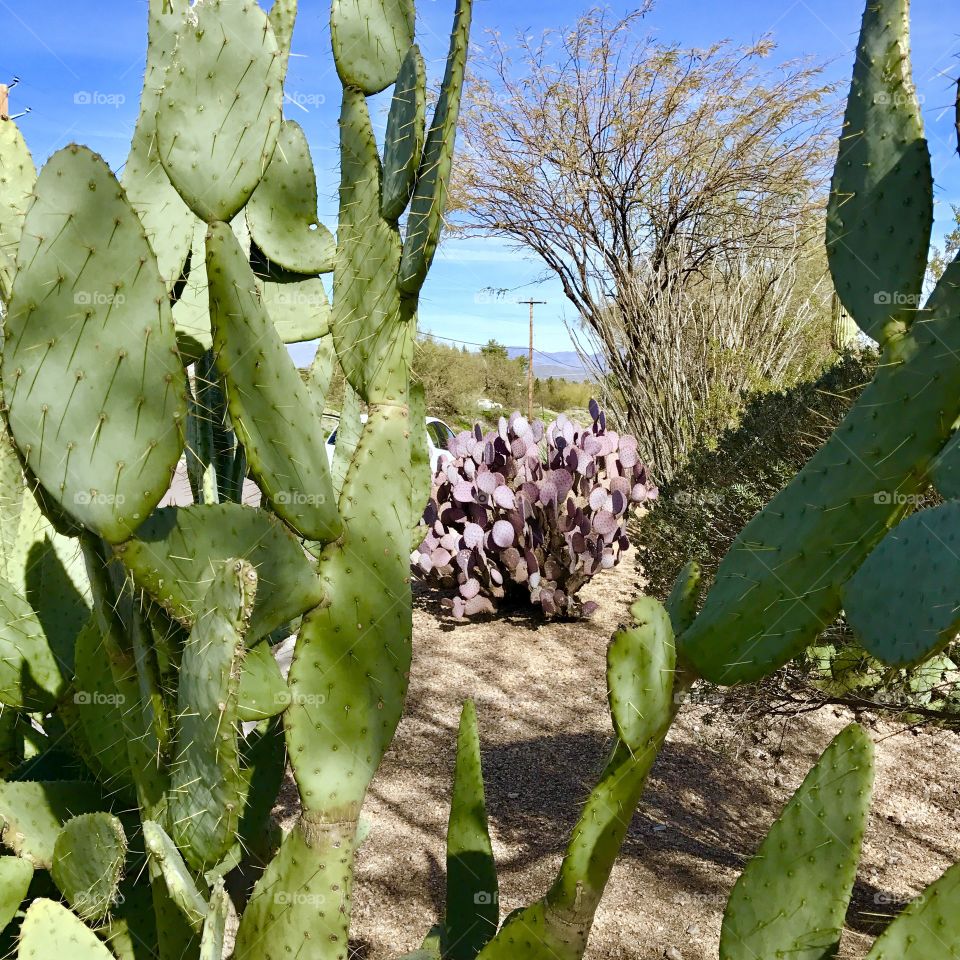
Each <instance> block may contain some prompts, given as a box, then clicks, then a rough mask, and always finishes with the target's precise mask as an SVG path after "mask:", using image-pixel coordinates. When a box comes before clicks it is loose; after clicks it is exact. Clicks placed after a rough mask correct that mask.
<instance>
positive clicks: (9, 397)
mask: <svg viewBox="0 0 960 960" xmlns="http://www.w3.org/2000/svg"><path fill="white" fill-rule="evenodd" d="M18 263H19V266H18V270H17V278H16V281H15V283H14V289H13V298H12V300H11V303H10V312H9V315H8V316H7V318H6V336H7V339H6V348H5V349H4V351H3V388H4V395H5V398H6V401H7V404H8V405H9V423H10V429H11V432H12V433H13V436H14V439H15V440H16V442H17V446H18V447H19V448H20V450H21V452H22V453H23V454H24V456H25V457H26V460H27V462H28V463H29V465H30V468H31V470H32V471H33V472H34V473H35V474H36V476H37V477H38V479H39V480H40V482H41V483H42V484H43V486H44V487H45V488H46V490H47V491H49V493H50V494H51V495H52V496H53V497H54V498H55V499H56V501H57V502H58V504H59V506H60V507H62V508H63V510H64V511H65V512H67V513H69V514H70V515H71V516H73V517H74V518H75V519H77V520H79V521H80V522H81V523H83V524H84V526H86V527H87V528H89V529H91V530H93V531H95V532H97V533H99V534H100V535H101V536H103V537H104V538H105V539H107V540H109V541H112V542H114V543H116V542H119V541H121V540H124V539H126V538H127V537H128V536H129V535H130V534H131V533H132V532H133V530H134V529H135V528H136V527H137V525H138V524H139V523H140V522H142V521H143V519H144V518H145V517H146V516H147V515H148V514H149V513H150V511H151V510H152V509H153V508H154V507H155V506H156V504H157V503H158V502H159V500H160V498H161V497H162V496H163V495H164V494H165V493H166V492H167V488H168V487H169V484H170V479H171V477H172V476H173V470H174V467H175V466H176V464H177V460H178V459H179V457H180V452H181V450H182V448H183V443H182V440H181V434H180V421H181V420H182V418H183V417H184V416H185V413H186V409H185V403H184V397H183V386H182V384H183V373H182V369H181V365H180V359H179V357H178V355H177V350H176V340H175V337H174V331H173V323H172V322H171V320H170V305H169V301H168V298H167V291H166V287H165V286H164V284H163V281H162V280H161V279H160V275H159V274H158V272H157V266H156V259H155V257H154V255H153V251H152V250H151V249H150V245H149V244H148V243H147V239H146V237H145V236H144V233H143V227H142V226H141V225H140V221H139V219H138V218H137V215H136V214H135V213H134V211H133V210H132V209H131V207H130V205H129V203H128V202H127V199H126V197H125V195H124V193H123V190H122V189H121V187H120V185H119V184H118V183H117V181H116V179H115V178H114V176H113V174H112V173H111V172H110V168H109V167H108V166H107V165H106V163H104V161H103V160H102V159H101V158H100V157H98V156H96V155H95V154H93V153H91V152H90V151H89V150H86V149H85V148H83V147H77V146H72V147H67V148H66V149H65V150H61V151H59V152H58V153H55V154H54V155H53V156H52V157H51V158H50V160H49V161H47V164H46V166H45V167H44V168H43V171H42V172H41V174H40V178H39V180H38V181H37V199H36V202H35V203H34V204H33V206H32V207H31V208H30V212H29V213H28V214H27V219H26V222H25V225H24V236H23V239H22V240H21V243H20V251H19V261H18ZM118 454H121V455H122V459H119V458H118Z"/></svg>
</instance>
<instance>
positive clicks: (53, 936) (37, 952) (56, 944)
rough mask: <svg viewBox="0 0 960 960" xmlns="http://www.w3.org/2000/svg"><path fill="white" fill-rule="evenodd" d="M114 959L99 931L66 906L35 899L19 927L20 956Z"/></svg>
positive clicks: (46, 959)
mask: <svg viewBox="0 0 960 960" xmlns="http://www.w3.org/2000/svg"><path fill="white" fill-rule="evenodd" d="M55 957H63V958H66V957H69V958H70V960H114V958H113V956H111V954H110V951H109V950H108V949H107V948H106V947H105V946H104V945H103V944H102V943H101V942H100V941H99V940H98V939H97V935H96V934H95V933H94V932H93V931H92V930H91V929H90V928H89V927H87V926H85V925H84V923H83V921H82V920H79V919H78V918H77V917H76V916H74V915H73V914H72V913H71V912H70V911H69V910H68V909H67V908H66V907H64V906H61V905H60V904H59V903H55V902H54V901H53V900H46V899H44V898H43V897H40V898H38V899H37V900H34V901H33V903H31V904H30V909H29V910H27V915H26V917H24V920H23V926H22V927H21V929H20V950H19V952H18V953H17V960H54V958H55Z"/></svg>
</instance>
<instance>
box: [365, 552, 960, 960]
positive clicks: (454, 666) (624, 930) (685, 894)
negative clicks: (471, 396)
mask: <svg viewBox="0 0 960 960" xmlns="http://www.w3.org/2000/svg"><path fill="white" fill-rule="evenodd" d="M636 589H637V585H636V574H635V572H634V569H633V567H632V565H631V564H629V563H625V564H623V565H622V566H621V567H619V568H617V570H615V571H613V572H611V573H610V574H609V575H606V576H604V577H601V578H600V579H599V581H598V582H597V584H596V586H594V587H591V588H589V589H588V591H587V593H588V594H589V598H590V599H594V600H597V601H598V602H599V603H600V604H601V607H600V611H599V613H598V616H597V617H596V619H595V620H594V621H592V622H591V623H588V624H583V623H579V624H549V625H542V624H541V625H540V626H539V628H538V629H533V628H532V625H531V624H530V623H529V622H528V621H526V620H524V619H522V618H504V619H501V620H498V621H495V622H490V623H483V624H467V625H458V626H456V627H455V628H454V627H453V626H452V625H451V624H449V623H447V622H446V621H445V620H444V618H443V617H442V616H441V612H440V611H439V610H438V609H437V608H436V606H435V605H434V604H433V603H432V602H431V601H430V600H429V599H427V598H424V597H420V598H419V602H418V606H417V609H416V612H415V621H414V644H415V650H414V671H413V676H412V680H411V691H410V699H409V704H408V711H407V715H406V717H405V719H404V720H403V722H402V723H401V725H400V730H399V733H398V736H397V739H396V741H395V743H394V745H393V748H392V749H391V751H390V753H389V754H388V755H387V758H386V760H385V762H384V764H383V767H382V769H381V771H380V773H379V775H378V776H377V779H376V781H375V782H374V785H373V788H372V790H371V794H370V799H369V801H368V804H367V808H366V814H367V816H369V817H371V819H372V820H373V829H372V831H371V834H370V838H369V839H368V841H367V842H366V844H365V845H364V847H363V849H362V850H361V854H360V859H359V875H358V890H357V896H356V908H355V921H354V932H355V936H356V944H355V947H356V952H355V954H354V956H355V957H356V958H358V960H359V958H366V960H387V958H393V957H396V956H398V955H400V954H402V953H404V952H406V951H407V950H411V949H413V948H415V947H416V946H418V945H419V943H420V941H421V940H422V937H423V935H424V934H425V933H426V931H427V929H428V928H429V927H430V926H431V924H432V923H433V922H434V921H435V920H436V918H437V917H438V916H439V915H440V913H441V911H442V901H443V888H444V879H443V863H444V843H445V833H446V818H447V815H448V803H449V790H450V776H451V773H452V769H453V762H454V747H455V740H456V726H457V719H458V716H459V711H460V705H461V702H462V700H463V698H464V697H467V696H472V697H474V699H475V700H476V702H477V706H478V709H479V715H480V723H481V737H482V740H483V762H484V773H485V778H486V783H487V805H488V809H489V813H490V818H491V827H492V832H493V835H494V848H495V853H496V856H497V861H498V865H499V869H500V889H501V912H502V915H506V913H507V912H509V911H511V910H513V909H515V908H516V907H518V906H522V905H524V904H526V903H528V902H530V901H531V900H533V899H535V898H536V897H538V896H539V895H541V894H542V893H543V891H544V890H545V889H546V888H547V886H549V883H550V881H551V879H552V877H553V874H554V872H555V870H556V867H557V865H558V863H559V860H560V857H561V854H562V851H563V847H564V844H565V841H566V837H567V835H568V833H569V831H570V829H571V827H572V826H573V824H574V822H575V818H576V815H577V811H578V808H579V803H580V802H581V801H582V799H583V797H584V796H585V794H586V792H587V791H588V789H589V787H590V785H591V784H592V781H593V778H594V777H595V775H596V773H597V772H598V771H599V770H600V768H601V766H602V762H603V757H604V753H605V750H606V748H607V745H608V742H609V739H608V738H609V735H610V721H609V716H608V713H607V705H606V693H605V686H604V658H605V648H606V642H607V638H608V637H609V635H610V633H611V632H612V631H613V630H614V629H615V627H616V626H617V624H618V622H619V621H621V620H622V619H624V618H625V616H626V611H627V607H628V604H629V600H630V598H632V597H633V596H634V595H635V592H636ZM707 712H708V711H707V709H706V708H705V707H703V706H687V707H685V708H684V710H683V711H682V713H681V716H680V719H679V720H678V722H677V724H676V725H675V727H674V729H673V731H672V732H671V735H670V738H669V740H668V742H667V744H666V747H665V748H664V750H663V752H662V754H661V756H660V758H659V759H658V761H657V764H656V767H655V768H654V772H653V775H652V779H651V783H650V785H649V787H648V790H647V793H646V796H645V798H644V800H643V801H642V802H641V805H640V808H639V810H638V811H637V814H636V816H635V817H634V821H633V824H632V826H631V828H630V832H629V835H628V838H627V841H626V844H625V847H624V851H623V855H622V857H621V859H620V862H619V863H618V865H617V867H616V869H615V870H614V873H613V877H612V879H611V882H610V885H609V887H608V889H607V895H606V897H605V899H604V902H603V904H602V905H601V909H600V912H599V914H598V916H597V923H596V926H595V928H594V932H593V936H592V938H591V945H590V949H589V950H588V952H587V957H588V958H590V960H600V958H616V960H620V958H623V960H627V958H630V960H647V958H655V957H663V956H664V952H665V950H667V949H668V948H671V947H672V948H674V949H675V950H678V951H679V952H680V955H681V956H682V958H683V960H715V958H716V957H717V943H718V937H719V931H720V920H721V916H722V912H723V905H724V903H725V901H726V897H727V895H728V893H729V891H730V888H731V886H732V885H733V882H734V881H735V879H736V876H737V874H738V871H739V868H740V867H741V866H742V864H743V863H744V860H745V859H746V858H747V857H749V855H750V854H751V853H752V852H753V851H754V850H755V848H756V846H757V845H758V843H759V842H760V839H761V838H762V836H763V834H764V833H765V831H766V830H767V828H768V827H769V825H770V823H771V822H772V821H773V819H774V818H775V817H776V816H777V815H778V814H779V812H780V810H781V808H782V806H783V804H784V803H785V802H786V800H787V798H788V797H789V795H790V793H791V792H792V791H793V789H795V788H796V787H797V786H798V785H799V783H800V781H801V780H802V779H803V776H804V774H805V773H806V771H807V770H808V769H809V767H810V765H811V764H812V763H813V762H814V760H815V759H816V757H817V755H818V754H819V753H820V751H821V750H823V748H824V747H825V746H826V745H827V743H828V742H829V740H830V738H831V737H832V736H833V735H834V734H835V733H836V732H837V731H838V730H839V729H840V728H841V727H842V726H843V725H844V724H845V723H847V722H849V720H850V719H851V718H850V716H849V715H847V714H845V713H843V712H842V711H835V710H833V709H832V708H830V709H825V710H821V711H819V712H818V713H816V714H813V715H808V716H806V717H805V718H803V719H802V720H798V721H793V722H792V723H791V724H790V726H789V727H788V729H787V730H786V731H785V736H783V738H782V752H780V751H781V734H782V733H783V731H782V729H781V728H780V727H777V728H775V729H773V730H771V732H770V735H769V737H767V738H766V739H765V740H763V741H760V742H757V741H756V739H755V738H753V737H749V736H748V737H746V738H743V737H740V738H739V739H736V740H734V741H733V742H731V730H730V728H729V727H728V726H726V725H725V724H723V723H720V724H717V723H713V724H707V723H705V722H704V717H705V714H706V713H707ZM871 733H872V735H873V736H874V737H875V739H876V740H877V742H878V758H879V765H878V776H877V793H876V798H875V802H874V807H873V813H872V816H871V820H870V827H869V831H868V835H867V839H866V847H865V855H864V860H863V864H862V866H861V870H860V875H859V879H858V883H857V887H856V890H855V895H854V902H853V905H852V907H851V911H850V915H849V917H848V930H847V932H846V934H845V937H844V942H843V950H842V953H841V956H842V957H848V958H861V957H863V956H864V955H865V954H866V952H867V949H868V945H869V943H870V942H871V939H872V935H871V932H872V934H873V935H875V933H876V931H877V930H879V929H880V926H878V924H880V923H882V919H881V918H882V917H883V916H889V915H890V914H892V913H895V912H896V911H897V910H898V909H900V907H901V906H902V901H903V899H905V898H909V897H910V896H912V895H915V894H916V893H917V892H919V890H920V889H921V888H922V887H923V886H924V885H925V884H926V883H928V882H930V881H931V880H933V879H935V878H936V877H937V876H938V875H939V874H940V873H941V872H942V871H943V869H945V868H946V867H947V866H948V865H949V864H950V863H951V862H953V861H954V860H956V859H960V836H958V826H960V798H958V785H960V777H958V773H960V737H957V736H955V735H953V734H947V733H942V732H936V733H931V734H927V733H922V734H919V735H913V734H911V733H906V734H899V735H897V734H896V728H894V727H892V726H887V725H884V724H878V725H877V726H876V728H874V729H872V730H871Z"/></svg>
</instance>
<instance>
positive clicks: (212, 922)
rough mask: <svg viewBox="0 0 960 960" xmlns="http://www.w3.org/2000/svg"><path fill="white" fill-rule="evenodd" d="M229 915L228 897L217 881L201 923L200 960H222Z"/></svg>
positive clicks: (221, 882)
mask: <svg viewBox="0 0 960 960" xmlns="http://www.w3.org/2000/svg"><path fill="white" fill-rule="evenodd" d="M229 913H230V897H229V895H228V894H227V891H226V889H224V886H223V881H222V880H218V881H217V882H216V884H215V885H214V888H213V892H212V893H211V895H210V904H209V906H208V907H207V916H206V918H205V919H204V921H203V936H202V937H201V939H200V960H223V950H224V943H225V939H226V932H227V917H228V915H229Z"/></svg>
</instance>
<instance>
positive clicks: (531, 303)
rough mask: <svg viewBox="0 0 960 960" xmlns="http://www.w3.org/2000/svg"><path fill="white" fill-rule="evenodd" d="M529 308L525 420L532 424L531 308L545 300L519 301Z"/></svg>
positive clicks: (544, 302) (542, 303) (543, 302)
mask: <svg viewBox="0 0 960 960" xmlns="http://www.w3.org/2000/svg"><path fill="white" fill-rule="evenodd" d="M519 302H520V303H525V304H526V305H527V306H528V307H529V308H530V359H529V360H528V361H527V419H528V420H529V421H531V422H533V308H534V307H538V306H542V305H544V304H546V302H547V301H546V300H521V301H519Z"/></svg>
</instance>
